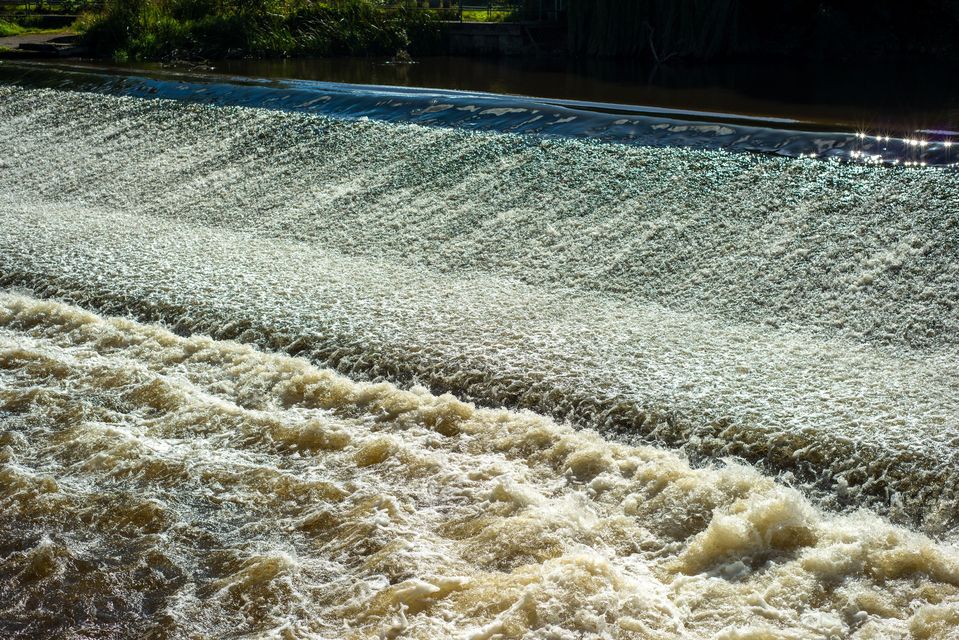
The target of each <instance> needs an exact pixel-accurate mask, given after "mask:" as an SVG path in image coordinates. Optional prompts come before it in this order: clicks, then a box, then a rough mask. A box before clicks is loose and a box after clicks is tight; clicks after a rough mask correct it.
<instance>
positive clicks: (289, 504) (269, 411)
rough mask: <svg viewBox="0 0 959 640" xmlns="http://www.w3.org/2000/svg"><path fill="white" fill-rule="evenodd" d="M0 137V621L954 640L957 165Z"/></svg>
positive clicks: (329, 134)
mask: <svg viewBox="0 0 959 640" xmlns="http://www.w3.org/2000/svg"><path fill="white" fill-rule="evenodd" d="M0 139H2V140H4V141H5V144H4V146H3V148H2V150H0V221H2V224H0V287H3V292H2V293H0V444H2V447H3V448H2V450H0V461H2V466H0V501H2V502H0V504H2V509H3V517H2V520H0V557H2V564H0V628H2V629H3V630H4V631H5V632H6V633H7V635H14V636H16V635H20V636H26V637H48V636H63V637H88V636H90V637H92V636H96V637H144V636H147V637H157V638H164V637H171V638H179V637H206V636H213V637H224V636H227V637H237V636H253V637H260V636H269V637H278V638H311V637H315V638H370V637H373V638H375V637H387V638H404V637H408V638H497V637H502V638H511V637H531V638H532V637H539V638H634V637H636V638H687V637H691V638H695V637H716V636H717V634H719V635H720V636H721V637H727V638H765V637H768V638H827V637H856V638H862V639H866V638H909V637H914V638H954V637H956V628H957V626H959V550H957V548H956V547H955V546H954V541H955V539H956V535H955V533H956V528H957V526H959V487H957V480H959V471H957V469H959V430H957V425H959V420H957V418H959V368H957V367H956V356H957V351H959V332H957V331H959V308H957V305H959V255H957V253H959V247H957V240H959V200H957V198H959V175H957V174H956V173H954V172H951V171H946V170H920V169H915V170H913V169H889V168H884V167H871V166H857V165H853V164H840V163H837V162H821V161H812V160H796V159H790V158H778V157H773V156H757V155H746V154H732V153H728V152H726V151H722V150H691V149H679V148H669V147H667V148H655V147H652V146H646V145H637V144H633V145H622V144H596V143H591V142H588V141H583V140H577V139H558V138H544V137H537V136H532V135H526V136H521V135H513V134H508V133H502V132H494V131H490V132H477V131H464V130H462V129H461V128H427V127H422V126H418V125H413V124H402V123H397V122H376V121H366V120H356V119H345V118H342V117H328V116H326V115H319V114H310V113H299V112H290V111H277V110H266V109H260V108H249V107H236V106H225V105H222V104H221V105H202V104H194V103H189V102H179V101H170V100H144V99H142V98H139V97H122V96H111V95H102V94H92V93H78V92H70V91H57V90H50V89H35V88H25V87H18V86H6V87H0ZM72 305H79V306H72ZM80 307H83V308H80ZM98 314H99V315H98ZM116 316H126V317H127V318H133V319H119V318H117V317H116ZM145 323H152V324H145ZM325 367H329V368H325ZM334 370H335V371H334ZM468 403H472V404H468ZM524 410H525V411H524ZM574 425H575V426H578V427H584V428H585V429H583V430H578V431H577V430H575V429H574ZM677 447H679V448H678V449H677ZM670 448H671V449H670Z"/></svg>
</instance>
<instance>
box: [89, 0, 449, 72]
mask: <svg viewBox="0 0 959 640" xmlns="http://www.w3.org/2000/svg"><path fill="white" fill-rule="evenodd" d="M441 15H442V14H437V13H436V12H429V11H422V10H419V9H417V8H416V7H415V6H414V4H413V3H412V2H411V3H410V4H400V5H398V6H394V7H389V8H387V7H384V6H382V5H381V4H380V3H377V2H375V1H374V0H325V1H310V0H108V2H107V3H106V6H105V8H104V10H103V11H102V12H101V13H99V14H97V15H96V16H92V17H91V18H90V20H89V23H88V24H87V25H86V40H87V42H88V43H89V44H90V45H91V46H93V47H94V48H95V50H96V51H98V52H99V53H104V54H109V55H115V56H118V57H127V56H130V57H145V58H162V57H171V56H174V57H216V56H224V55H253V56H268V55H305V54H310V55H339V54H344V55H393V54H396V53H397V52H399V51H405V50H410V51H411V52H413V53H432V52H436V51H438V50H439V48H440V47H441V46H442V32H441V30H442V23H441V21H440V20H439V19H438V18H439V17H441Z"/></svg>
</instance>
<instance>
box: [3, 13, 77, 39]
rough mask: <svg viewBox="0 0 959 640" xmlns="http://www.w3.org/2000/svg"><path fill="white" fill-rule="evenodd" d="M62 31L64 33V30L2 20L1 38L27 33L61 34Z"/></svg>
mask: <svg viewBox="0 0 959 640" xmlns="http://www.w3.org/2000/svg"><path fill="white" fill-rule="evenodd" d="M61 31H64V29H49V28H46V27H40V26H33V25H24V24H20V23H19V22H13V21H11V20H5V19H3V18H0V38H6V37H8V36H20V35H24V34H27V33H59V32H61Z"/></svg>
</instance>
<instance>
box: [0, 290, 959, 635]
mask: <svg viewBox="0 0 959 640" xmlns="http://www.w3.org/2000/svg"><path fill="white" fill-rule="evenodd" d="M0 367H2V368H0V376H2V377H0V381H2V383H3V387H2V392H0V407H2V410H3V411H4V412H5V414H6V417H5V419H4V422H3V432H2V436H0V437H2V442H3V449H2V453H0V455H2V461H3V466H2V467H0V480H2V484H0V501H2V502H0V504H2V506H3V513H4V519H3V522H2V524H0V534H2V545H0V549H2V553H3V564H2V568H0V579H2V581H3V582H2V586H0V598H2V603H3V606H4V609H3V611H2V614H0V619H2V621H3V622H2V624H3V627H4V628H5V629H6V631H7V632H8V633H23V634H27V635H36V636H38V637H39V636H41V635H43V634H42V633H41V630H42V632H44V633H46V634H50V635H53V634H55V633H63V634H64V635H65V636H66V637H83V636H87V635H89V636H94V637H104V636H113V635H117V636H121V635H122V636H128V637H144V636H147V637H196V635H197V634H199V635H204V636H206V635H211V636H229V637H235V636H237V635H240V636H242V635H246V634H266V635H269V636H271V637H280V638H307V637H323V638H370V637H380V638H399V637H406V638H453V637H459V638H474V639H475V638H515V637H537V638H676V637H682V638H691V637H715V636H713V634H716V633H717V632H719V633H720V634H721V635H720V636H719V637H724V638H826V637H841V636H847V635H849V636H853V637H857V638H895V637H915V638H929V637H950V634H953V633H954V631H955V626H956V625H959V549H956V548H955V547H944V546H939V545H936V544H934V543H933V542H931V541H930V540H929V539H927V538H924V537H922V536H920V535H918V534H915V533H910V532H908V531H906V530H903V529H898V528H895V527H893V526H891V525H889V524H887V523H884V522H883V521H881V520H880V519H878V518H877V517H875V516H871V515H867V514H857V515H854V516H847V517H835V516H824V515H823V514H822V513H820V512H818V511H817V510H815V509H814V508H812V507H811V506H810V505H809V504H808V502H807V501H806V500H805V499H804V498H803V497H802V496H801V495H800V494H799V493H798V492H797V491H796V490H795V489H789V488H785V487H783V486H781V485H779V484H777V483H775V482H774V481H772V480H770V479H768V478H765V477H762V476H761V475H759V474H758V473H756V472H755V471H753V470H751V469H748V468H744V467H741V466H736V465H731V466H728V467H726V468H724V469H719V470H694V469H691V468H690V467H689V465H688V464H687V463H686V462H685V461H684V460H683V459H682V458H681V457H680V456H677V455H675V454H671V453H668V452H664V451H661V450H657V449H652V448H645V447H629V446H625V445H616V444H611V443H609V442H607V441H605V440H603V439H602V438H601V437H600V436H598V435H597V434H596V433H594V432H576V431H574V430H573V429H571V428H570V427H568V426H561V425H558V424H556V423H554V422H552V421H550V420H548V419H546V418H543V417H540V416H537V415H535V414H532V413H513V412H509V411H505V410H483V409H476V408H475V407H473V406H472V405H469V404H465V403H463V402H461V401H459V400H457V399H456V398H454V397H453V396H450V395H444V396H434V395H431V394H429V392H427V391H426V390H425V389H422V388H413V389H412V390H409V391H402V390H400V389H397V388H396V387H395V386H392V385H390V384H387V383H380V384H364V383H357V382H353V381H351V380H349V379H347V378H344V377H341V376H338V375H336V374H334V373H333V372H331V371H329V370H323V369H318V368H316V367H314V366H312V365H311V364H309V363H308V362H306V361H304V360H302V359H294V358H290V357H288V356H284V355H271V354H267V353H263V352H261V351H257V350H255V349H254V348H251V347H248V346H243V345H240V344H237V343H233V342H222V341H216V340H213V339H211V338H207V337H193V338H181V337H178V336H176V335H174V334H172V333H170V332H168V331H166V330H163V329H160V328H157V327H154V326H148V325H143V324H138V323H135V322H132V321H129V320H118V319H105V318H102V317H99V316H96V315H93V314H91V313H88V312H84V311H82V310H80V309H77V308H76V307H70V306H67V305H64V304H61V303H56V302H44V301H39V300H36V299H34V298H29V297H24V296H19V295H13V294H6V295H2V296H0ZM68 630H69V631H68ZM952 637H954V635H953V636H952Z"/></svg>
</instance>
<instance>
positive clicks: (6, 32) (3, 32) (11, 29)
mask: <svg viewBox="0 0 959 640" xmlns="http://www.w3.org/2000/svg"><path fill="white" fill-rule="evenodd" d="M26 31H27V30H26V28H24V27H22V26H20V25H19V24H17V23H15V22H8V21H6V20H3V19H2V18H0V38H5V37H7V36H18V35H20V34H22V33H25V32H26Z"/></svg>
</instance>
